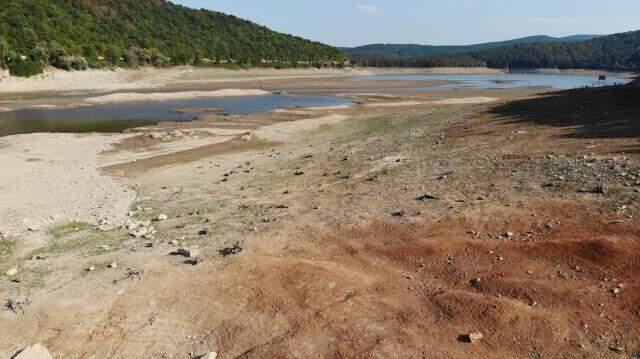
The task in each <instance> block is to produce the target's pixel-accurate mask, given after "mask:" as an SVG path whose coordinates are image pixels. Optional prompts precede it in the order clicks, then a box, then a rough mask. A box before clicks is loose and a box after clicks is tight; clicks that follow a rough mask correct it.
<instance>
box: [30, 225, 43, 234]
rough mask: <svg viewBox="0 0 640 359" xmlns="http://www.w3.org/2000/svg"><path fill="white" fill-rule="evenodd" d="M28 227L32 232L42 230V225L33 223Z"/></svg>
mask: <svg viewBox="0 0 640 359" xmlns="http://www.w3.org/2000/svg"><path fill="white" fill-rule="evenodd" d="M27 229H28V230H29V231H31V232H37V231H38V230H40V227H38V226H36V225H33V226H29V228H27Z"/></svg>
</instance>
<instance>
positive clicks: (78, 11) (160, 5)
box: [0, 0, 348, 75]
mask: <svg viewBox="0 0 640 359" xmlns="http://www.w3.org/2000/svg"><path fill="white" fill-rule="evenodd" d="M0 5H1V6H0V37H2V38H1V39H0V65H1V66H9V68H10V69H11V70H12V72H18V73H24V74H26V75H29V74H32V72H39V70H40V68H41V67H42V66H44V65H47V64H51V65H53V66H56V67H60V68H65V69H71V68H74V69H83V68H86V67H88V66H91V67H101V66H106V65H118V66H136V65H149V64H150V65H155V66H168V65H183V64H195V65H200V64H238V65H249V66H299V65H300V66H309V65H316V66H317V65H320V66H325V65H327V64H334V62H335V63H341V62H344V61H347V60H348V56H347V55H346V54H344V53H343V52H341V51H340V50H338V49H336V48H333V47H330V46H326V45H323V44H321V43H318V42H312V41H308V40H305V39H302V38H299V37H295V36H290V35H286V34H281V33H277V32H274V31H271V30H269V29H268V28H266V27H263V26H259V25H257V24H254V23H252V22H249V21H246V20H242V19H239V18H237V17H234V16H231V15H225V14H222V13H218V12H214V11H208V10H194V9H190V8H187V7H184V6H180V5H175V4H173V3H171V2H168V1H165V0H0Z"/></svg>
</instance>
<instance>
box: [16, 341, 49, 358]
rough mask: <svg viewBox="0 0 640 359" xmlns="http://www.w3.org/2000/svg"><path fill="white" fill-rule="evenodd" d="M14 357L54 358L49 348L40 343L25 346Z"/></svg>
mask: <svg viewBox="0 0 640 359" xmlns="http://www.w3.org/2000/svg"><path fill="white" fill-rule="evenodd" d="M13 359H53V357H52V356H51V353H49V351H48V350H47V348H45V347H43V346H42V345H41V344H40V343H38V344H34V345H32V346H30V347H26V348H24V349H23V350H22V351H20V353H18V354H17V355H16V356H14V357H13Z"/></svg>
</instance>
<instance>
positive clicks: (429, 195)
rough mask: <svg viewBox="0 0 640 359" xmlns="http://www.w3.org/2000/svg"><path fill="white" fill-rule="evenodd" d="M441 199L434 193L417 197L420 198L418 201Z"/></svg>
mask: <svg viewBox="0 0 640 359" xmlns="http://www.w3.org/2000/svg"><path fill="white" fill-rule="evenodd" d="M439 199H440V198H438V197H436V196H434V195H432V194H431V193H427V194H425V195H422V196H420V197H418V198H416V200H418V201H427V200H432V201H437V200H439Z"/></svg>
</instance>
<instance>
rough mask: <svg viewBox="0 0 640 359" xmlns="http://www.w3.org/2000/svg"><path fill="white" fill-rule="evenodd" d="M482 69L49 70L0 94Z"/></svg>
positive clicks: (5, 84) (6, 84)
mask: <svg viewBox="0 0 640 359" xmlns="http://www.w3.org/2000/svg"><path fill="white" fill-rule="evenodd" d="M499 72H500V71H497V70H491V69H484V68H474V69H468V68H439V69H375V68H372V69H285V70H275V69H250V70H225V69H215V68H209V69H207V68H193V67H188V66H185V67H175V68H170V69H156V68H143V69H139V70H125V69H114V70H88V71H61V70H56V69H49V70H48V71H47V72H46V73H44V74H42V75H38V76H34V77H32V78H28V79H25V78H19V77H0V94H5V95H6V94H16V93H34V92H51V93H60V92H77V91H101V92H102V91H121V90H132V89H149V88H162V87H185V86H191V87H193V86H198V85H199V84H200V85H211V84H215V83H229V82H245V81H254V82H255V81H270V80H277V79H285V80H291V79H296V78H298V79H304V80H305V82H308V81H309V79H310V78H331V77H353V76H367V75H374V74H384V73H499Z"/></svg>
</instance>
